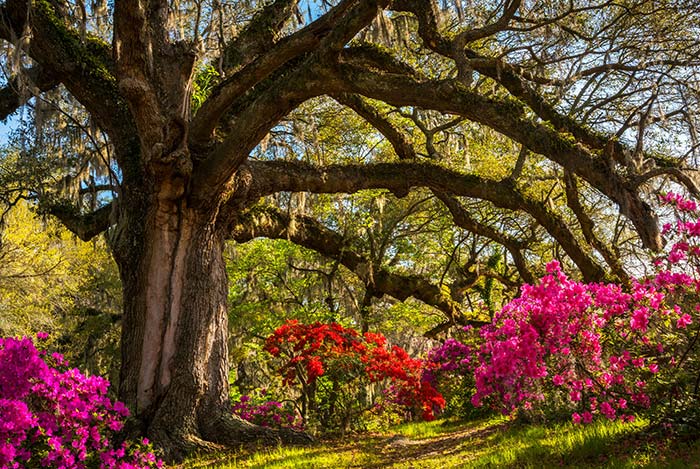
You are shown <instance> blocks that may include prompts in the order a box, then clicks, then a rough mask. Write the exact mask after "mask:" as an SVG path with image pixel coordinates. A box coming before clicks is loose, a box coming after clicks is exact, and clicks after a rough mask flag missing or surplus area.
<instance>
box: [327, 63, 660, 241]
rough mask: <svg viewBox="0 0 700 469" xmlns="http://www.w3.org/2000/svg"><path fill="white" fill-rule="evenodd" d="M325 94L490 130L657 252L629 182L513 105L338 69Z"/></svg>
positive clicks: (649, 218) (444, 86)
mask: <svg viewBox="0 0 700 469" xmlns="http://www.w3.org/2000/svg"><path fill="white" fill-rule="evenodd" d="M325 71H326V72H328V73H327V75H326V76H325V78H326V80H325V81H324V85H325V86H326V87H327V88H328V91H327V92H329V93H331V94H334V93H339V92H341V93H342V92H345V93H348V92H349V93H359V94H362V95H364V96H367V97H371V98H375V99H380V100H382V101H384V102H386V103H389V104H392V105H394V106H420V107H423V108H425V109H434V110H437V111H441V112H445V113H449V114H456V115H461V116H463V117H465V118H467V119H470V120H472V121H474V122H478V123H481V124H484V125H487V126H489V127H491V128H492V129H494V130H496V131H498V132H500V133H502V134H503V135H506V136H507V137H509V138H511V139H513V140H515V141H517V142H519V143H521V144H523V145H525V146H526V147H527V148H529V149H530V150H532V151H534V152H536V153H540V154H542V155H544V156H546V157H547V158H549V159H551V160H552V161H555V162H557V163H559V164H560V165H562V166H563V167H564V168H566V169H568V170H569V171H572V172H574V173H575V174H577V175H579V176H581V177H582V178H583V179H585V180H586V181H588V182H589V183H590V184H591V185H592V186H593V187H595V188H596V189H598V190H600V191H601V192H602V193H604V194H605V195H606V196H608V197H609V198H610V199H612V200H613V201H614V202H616V203H617V204H618V206H619V207H620V211H621V212H622V213H623V214H625V215H626V216H627V217H628V218H629V219H630V220H631V221H632V223H633V224H634V225H635V227H636V229H637V231H638V233H639V235H640V237H641V239H642V242H643V243H644V245H645V246H646V247H648V248H652V249H655V250H659V249H661V247H662V243H661V235H660V233H659V228H658V223H657V218H656V215H655V214H654V213H653V211H652V210H651V207H649V205H648V204H646V202H644V201H643V200H642V199H641V198H640V197H639V195H638V193H637V190H636V187H635V186H634V185H633V184H632V182H631V181H629V180H626V179H625V178H623V177H622V176H620V175H619V174H617V173H616V172H615V171H614V169H613V167H612V165H611V162H610V160H609V159H607V158H605V157H603V156H596V155H594V154H593V153H591V152H590V151H589V150H588V149H586V147H584V146H583V145H581V144H580V143H579V142H577V141H576V140H575V139H573V138H569V137H567V136H566V135H562V134H561V133H559V132H557V131H556V130H555V129H553V128H551V127H549V126H547V125H545V124H543V123H539V122H537V121H536V120H534V119H532V118H530V117H529V116H528V115H527V111H526V108H525V106H524V105H523V104H522V103H521V102H519V101H515V100H512V99H511V100H503V99H497V98H487V97H484V96H481V95H479V94H477V93H475V92H473V91H471V90H469V89H468V88H467V87H465V86H464V85H463V84H462V83H461V82H459V81H458V80H454V79H452V80H430V81H418V80H416V79H414V78H411V77H408V76H405V75H399V74H395V73H380V72H376V71H370V70H366V69H364V68H360V67H355V66H353V65H351V64H350V63H341V64H339V65H338V66H337V67H332V68H328V69H326V70H325Z"/></svg>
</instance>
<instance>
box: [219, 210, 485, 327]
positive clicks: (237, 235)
mask: <svg viewBox="0 0 700 469" xmlns="http://www.w3.org/2000/svg"><path fill="white" fill-rule="evenodd" d="M231 237H232V238H233V239H234V240H236V241H238V242H246V241H249V240H251V239H253V238H256V237H266V238H272V239H287V240H289V241H291V242H293V243H295V244H298V245H300V246H303V247H305V248H308V249H311V250H314V251H316V252H318V253H320V254H322V255H324V256H326V257H328V258H331V259H336V260H337V261H339V262H340V263H341V264H342V265H343V266H345V267H346V268H348V269H349V270H350V271H352V272H353V273H355V274H356V275H357V276H358V277H359V278H360V279H361V280H362V281H363V282H364V283H365V284H366V285H370V286H371V289H372V291H373V292H374V293H375V294H376V295H377V296H381V295H382V294H386V295H389V296H391V297H393V298H396V299H397V300H400V301H404V300H406V299H407V298H408V297H414V298H416V299H418V300H420V301H422V302H424V303H425V304H428V305H430V306H433V307H434V308H436V309H438V310H440V311H442V312H443V313H444V314H445V315H446V316H447V318H448V319H449V320H450V322H452V323H457V324H462V325H467V324H472V325H474V324H478V325H482V324H483V323H484V322H482V321H470V320H468V319H466V318H464V317H463V315H462V313H461V312H460V309H459V305H458V304H457V303H455V302H454V301H452V299H451V298H449V297H448V296H446V295H445V294H444V292H443V290H442V289H441V288H440V287H438V286H436V285H433V284H431V283H430V282H428V281H426V280H424V279H422V278H420V277H417V276H408V275H399V274H396V273H393V272H390V271H388V270H386V269H384V268H380V269H378V270H374V271H372V270H371V269H369V262H370V261H369V260H368V259H366V258H365V257H363V256H362V255H360V254H358V253H356V252H355V251H353V250H352V248H351V247H350V246H349V245H348V243H347V242H346V240H345V239H344V238H343V236H341V235H340V234H338V233H336V232H334V231H332V230H330V229H328V228H326V227H325V226H323V225H322V224H320V223H318V222H317V221H316V220H314V219H312V218H310V217H306V216H294V217H289V216H287V215H285V214H283V213H282V212H281V211H279V210H277V209H275V208H272V207H265V208H261V209H257V210H250V211H248V212H247V214H246V215H245V217H242V218H240V219H239V220H238V222H237V223H236V224H234V226H233V227H232V229H231Z"/></svg>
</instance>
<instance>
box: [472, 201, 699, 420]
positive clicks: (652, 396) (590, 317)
mask: <svg viewBox="0 0 700 469" xmlns="http://www.w3.org/2000/svg"><path fill="white" fill-rule="evenodd" d="M662 201H663V202H664V203H666V204H669V205H671V206H672V207H673V208H674V209H675V211H676V215H677V217H678V222H677V223H676V224H667V225H665V226H664V228H663V232H664V235H665V236H666V237H667V240H668V241H669V243H668V245H669V246H670V249H669V251H668V253H667V254H666V255H664V256H663V257H660V258H659V259H657V260H656V261H655V262H654V264H655V267H656V273H655V274H654V275H653V276H651V277H649V278H646V279H643V280H635V281H633V282H632V285H631V287H630V288H623V287H621V286H619V285H615V284H604V283H591V284H584V283H581V282H577V281H574V280H571V279H569V278H568V277H567V276H566V275H565V274H564V273H563V272H562V271H561V269H560V266H559V264H558V263H557V262H556V261H554V262H551V263H550V264H548V265H547V275H546V276H545V277H543V278H542V279H541V280H540V282H539V283H538V284H536V285H525V286H523V288H522V291H521V296H520V297H519V298H516V299H515V300H513V301H511V302H510V303H509V304H508V305H506V306H505V307H504V308H503V309H502V310H501V311H500V312H498V313H497V314H496V315H495V316H494V318H493V322H492V324H490V325H489V326H486V327H484V328H483V329H482V331H481V336H482V340H483V344H482V345H481V347H480V348H479V350H478V353H477V356H476V360H478V365H477V366H476V368H475V371H474V379H475V385H476V392H475V394H474V395H473V397H472V402H473V404H474V405H477V406H479V405H482V404H484V403H487V404H490V405H491V406H492V407H496V408H499V409H501V410H502V411H503V412H506V413H511V412H513V411H519V412H523V413H528V414H530V415H536V414H538V413H539V415H541V416H542V415H545V414H546V412H547V411H548V410H549V411H551V410H552V409H554V410H557V411H561V410H565V411H568V412H570V414H571V418H572V420H573V421H574V422H576V423H588V422H591V421H592V420H593V419H594V417H595V416H598V415H600V416H604V417H606V418H608V419H622V420H632V419H634V416H635V413H638V412H647V413H651V414H656V416H657V417H660V418H667V419H671V420H673V421H675V422H679V421H684V423H687V424H690V425H692V426H697V425H698V423H700V419H699V418H698V417H699V416H700V414H699V412H698V410H697V409H698V404H699V403H700V402H698V396H699V391H700V389H699V388H700V351H699V347H700V344H699V343H698V342H699V340H698V337H700V327H698V325H699V323H700V318H699V317H698V316H699V314H700V313H699V311H700V296H699V295H698V292H700V276H698V273H699V268H700V221H687V219H690V218H693V217H694V218H697V215H698V213H697V205H696V204H695V203H694V202H692V201H688V200H685V199H683V198H682V197H680V196H679V195H677V194H673V193H669V194H667V195H665V196H664V197H663V198H662ZM545 416H546V415H545Z"/></svg>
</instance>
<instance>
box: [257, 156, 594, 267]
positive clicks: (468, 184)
mask: <svg viewBox="0 0 700 469" xmlns="http://www.w3.org/2000/svg"><path fill="white" fill-rule="evenodd" d="M246 170H247V171H250V177H251V179H252V185H251V186H250V188H249V189H248V191H249V192H248V197H251V198H252V199H255V198H256V197H263V196H266V195H270V194H274V193H276V192H282V191H289V192H313V193H346V194H351V193H354V192H357V191H359V190H363V189H387V190H389V191H391V192H392V193H394V195H396V196H397V197H403V196H405V195H407V194H408V193H409V191H410V190H411V189H412V188H416V187H426V188H429V189H431V190H433V191H435V192H441V193H446V194H451V195H453V196H464V197H472V198H478V199H482V200H487V201H490V202H491V203H493V204H494V205H495V206H497V207H500V208H505V209H509V210H517V211H523V212H525V213H528V214H530V215H531V216H532V217H533V218H534V219H535V220H536V221H537V222H538V223H539V224H540V225H542V226H543V227H544V228H545V229H546V230H547V232H549V234H550V235H551V236H552V237H553V238H554V239H555V240H556V241H557V242H558V243H559V244H560V245H561V246H562V247H563V248H564V250H565V252H566V253H567V254H568V255H569V257H571V259H572V260H573V261H574V263H576V265H577V266H578V267H579V268H580V269H581V273H582V275H583V277H584V278H585V279H586V280H587V281H599V280H602V279H603V278H604V277H605V271H604V269H603V268H602V267H601V266H600V265H598V263H597V262H596V261H595V260H594V259H593V258H592V257H591V256H590V255H589V254H588V253H587V252H586V251H585V250H584V249H583V248H582V247H581V246H579V244H578V243H577V242H576V237H575V236H574V234H573V233H572V232H571V230H569V228H568V227H567V225H566V223H565V222H564V221H563V220H562V219H561V217H560V216H558V215H557V214H556V213H554V212H552V211H551V210H549V209H548V208H547V207H546V206H545V205H544V204H542V203H541V202H539V201H537V200H534V199H532V198H530V197H528V196H526V195H525V194H524V193H523V192H522V191H521V190H520V189H518V188H517V186H516V185H515V184H514V182H513V181H512V180H510V179H503V180H500V181H495V180H492V179H486V178H482V177H480V176H476V175H473V174H461V173H458V172H456V171H452V170H449V169H446V168H443V167H441V166H438V165H436V164H430V163H425V162H420V163H418V162H408V161H407V162H403V161H402V162H397V163H377V164H366V165H329V166H324V167H317V166H311V165H304V164H300V163H294V162H288V161H249V162H248V163H246Z"/></svg>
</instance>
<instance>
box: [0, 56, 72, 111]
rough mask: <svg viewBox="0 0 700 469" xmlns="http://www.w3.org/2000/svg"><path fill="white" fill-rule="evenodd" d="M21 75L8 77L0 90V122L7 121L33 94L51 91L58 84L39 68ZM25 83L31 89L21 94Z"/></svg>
mask: <svg viewBox="0 0 700 469" xmlns="http://www.w3.org/2000/svg"><path fill="white" fill-rule="evenodd" d="M22 75H23V76H13V77H10V79H9V80H8V84H7V86H5V87H4V88H2V89H0V120H4V119H7V117H8V116H9V115H10V114H12V113H13V112H15V111H16V110H17V109H18V108H19V107H20V106H23V105H24V104H25V103H26V102H27V101H28V100H29V98H31V97H32V96H33V95H34V92H39V93H41V92H44V91H48V90H51V89H53V88H55V87H56V86H58V84H59V83H60V82H59V80H57V79H56V78H55V77H53V76H52V75H51V74H49V73H47V72H46V71H45V70H43V69H42V68H41V67H39V66H35V67H32V68H30V69H28V70H25V71H23V72H22ZM27 82H28V85H30V87H31V88H30V89H28V90H26V92H23V88H24V87H26V85H25V83H27Z"/></svg>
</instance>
